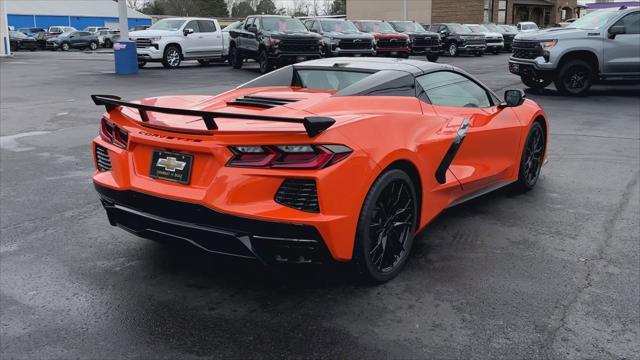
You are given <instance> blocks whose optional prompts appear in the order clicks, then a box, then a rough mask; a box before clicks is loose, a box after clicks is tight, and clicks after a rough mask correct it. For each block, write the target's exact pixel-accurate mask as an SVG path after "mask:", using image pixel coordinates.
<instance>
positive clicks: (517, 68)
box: [509, 63, 520, 74]
mask: <svg viewBox="0 0 640 360" xmlns="http://www.w3.org/2000/svg"><path fill="white" fill-rule="evenodd" d="M509 71H510V72H512V73H514V74H519V73H520V64H514V63H511V64H509Z"/></svg>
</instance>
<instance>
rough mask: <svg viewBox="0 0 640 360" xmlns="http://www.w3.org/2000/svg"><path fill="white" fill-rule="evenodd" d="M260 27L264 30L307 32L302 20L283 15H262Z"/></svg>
mask: <svg viewBox="0 0 640 360" xmlns="http://www.w3.org/2000/svg"><path fill="white" fill-rule="evenodd" d="M262 29H263V30H266V31H282V32H307V28H306V27H304V24H303V23H302V21H300V20H298V19H292V18H284V17H283V18H279V17H263V18H262Z"/></svg>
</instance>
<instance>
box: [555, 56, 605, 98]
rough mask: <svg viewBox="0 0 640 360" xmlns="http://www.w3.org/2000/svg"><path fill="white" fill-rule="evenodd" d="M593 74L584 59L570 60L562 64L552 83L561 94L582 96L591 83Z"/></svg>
mask: <svg viewBox="0 0 640 360" xmlns="http://www.w3.org/2000/svg"><path fill="white" fill-rule="evenodd" d="M594 75H595V74H594V70H593V69H592V68H591V65H589V63H587V62H586V61H583V60H578V59H576V60H571V61H569V62H567V63H566V64H564V65H563V66H562V68H561V69H560V72H559V73H558V78H557V79H556V80H555V82H554V84H555V85H556V89H558V91H559V92H560V93H561V94H562V95H571V96H584V95H586V94H587V92H588V91H589V88H591V85H592V84H593V78H594Z"/></svg>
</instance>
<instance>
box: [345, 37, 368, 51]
mask: <svg viewBox="0 0 640 360" xmlns="http://www.w3.org/2000/svg"><path fill="white" fill-rule="evenodd" d="M371 47H372V44H371V40H361V39H346V40H340V48H341V49H348V50H357V49H371Z"/></svg>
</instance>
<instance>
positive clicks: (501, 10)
mask: <svg viewBox="0 0 640 360" xmlns="http://www.w3.org/2000/svg"><path fill="white" fill-rule="evenodd" d="M498 23H499V24H506V23H507V1H506V0H500V1H499V2H498Z"/></svg>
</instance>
